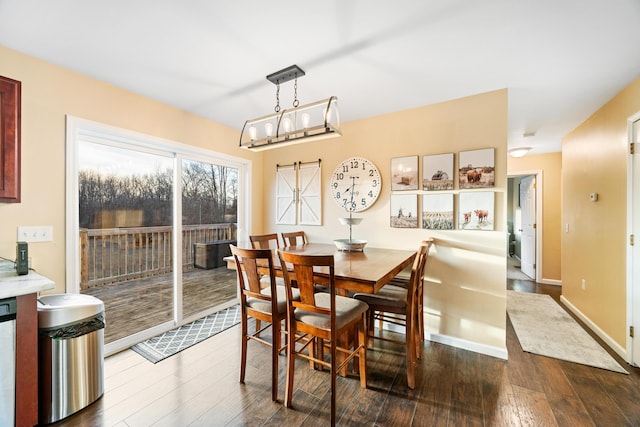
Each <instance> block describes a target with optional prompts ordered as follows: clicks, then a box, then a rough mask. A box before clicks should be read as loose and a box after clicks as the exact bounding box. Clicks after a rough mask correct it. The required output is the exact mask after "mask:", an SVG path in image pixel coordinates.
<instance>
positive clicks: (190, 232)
mask: <svg viewBox="0 0 640 427" xmlns="http://www.w3.org/2000/svg"><path fill="white" fill-rule="evenodd" d="M235 239H236V227H235V224H203V225H185V226H183V227H182V265H183V268H185V269H189V268H192V267H193V256H194V254H193V244H194V243H200V242H213V241H216V240H235ZM171 242H172V227H170V226H163V227H132V228H108V229H81V230H80V263H81V264H80V289H87V288H90V287H94V286H100V285H104V284H108V283H118V282H126V281H129V280H135V279H140V278H144V277H150V276H156V275H161V274H166V273H169V272H171V271H172V254H171V244H172V243H171Z"/></svg>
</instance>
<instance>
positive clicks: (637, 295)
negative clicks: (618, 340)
mask: <svg viewBox="0 0 640 427" xmlns="http://www.w3.org/2000/svg"><path fill="white" fill-rule="evenodd" d="M634 118H635V121H633V122H631V123H630V125H629V127H630V129H629V132H630V142H633V143H635V147H636V150H638V149H639V148H640V144H639V143H640V113H639V114H637V115H636V116H635V117H634ZM631 162H632V163H631V170H632V174H633V176H632V183H631V186H632V196H631V197H632V201H631V204H632V210H633V212H632V214H631V221H632V224H631V233H632V234H633V235H634V236H635V241H636V242H635V244H634V245H633V246H630V249H631V260H632V261H631V265H630V266H629V267H628V268H629V269H630V270H631V295H630V296H629V297H630V299H631V304H632V306H631V313H632V315H631V317H632V318H631V325H632V326H634V329H635V334H636V336H638V335H637V334H638V333H640V313H639V312H640V154H638V153H637V152H636V153H635V154H634V155H633V156H631ZM631 348H632V355H631V361H632V362H633V363H634V364H635V365H637V366H640V339H639V338H634V339H632V346H631Z"/></svg>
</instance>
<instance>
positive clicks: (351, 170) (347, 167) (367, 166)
mask: <svg viewBox="0 0 640 427" xmlns="http://www.w3.org/2000/svg"><path fill="white" fill-rule="evenodd" d="M330 185H331V195H332V197H333V200H334V201H335V202H336V203H337V204H338V206H341V207H342V208H343V209H344V210H345V211H347V212H361V211H363V210H365V209H368V208H370V207H371V206H372V205H373V204H374V203H375V201H376V200H378V196H380V190H381V188H382V178H381V177H380V171H378V168H377V167H376V165H374V164H373V163H372V162H371V161H370V160H367V159H365V158H363V157H350V158H348V159H345V160H344V161H342V162H340V164H339V165H338V167H336V169H335V171H334V172H333V175H331V183H330Z"/></svg>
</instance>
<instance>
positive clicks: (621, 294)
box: [562, 79, 640, 347]
mask: <svg viewBox="0 0 640 427" xmlns="http://www.w3.org/2000/svg"><path fill="white" fill-rule="evenodd" d="M638 111H640V79H637V80H635V81H634V82H633V83H631V84H630V85H629V86H628V87H627V88H625V89H624V90H623V91H622V92H620V93H619V94H618V95H617V96H615V97H614V98H613V99H612V100H611V101H609V102H608V103H607V104H605V105H604V106H603V107H602V108H600V109H599V110H598V111H597V112H596V113H594V114H593V115H592V116H591V117H590V118H589V119H587V120H586V121H585V122H584V123H582V124H581V125H580V126H578V127H577V128H576V129H575V130H573V131H572V132H571V133H569V134H568V135H567V136H566V137H565V138H564V139H563V143H562V183H563V195H562V222H563V227H565V226H568V227H569V231H568V232H565V233H562V236H563V238H562V293H563V297H564V298H566V299H567V300H568V301H569V302H570V303H571V304H572V305H573V306H574V307H576V308H577V309H578V310H579V311H580V312H581V313H582V314H584V315H585V316H586V317H587V318H588V319H589V320H590V321H591V322H593V323H594V324H595V325H596V326H597V327H598V328H600V329H601V330H602V331H603V332H604V333H605V334H607V335H608V336H609V337H610V338H611V339H612V340H614V341H615V342H616V343H617V344H619V345H620V346H621V347H626V316H627V313H626V306H627V305H626V304H627V302H626V301H627V299H626V298H627V284H626V269H627V266H626V262H625V259H626V248H627V229H626V223H627V219H626V216H627V197H626V196H627V194H626V192H627V158H628V154H627V119H628V118H629V117H630V116H631V115H633V114H635V113H637V112H638ZM592 192H596V193H598V194H599V200H598V201H597V202H591V201H590V200H589V194H590V193H592ZM582 279H584V280H585V281H586V289H585V290H582V286H581V281H582Z"/></svg>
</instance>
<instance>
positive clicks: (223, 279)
mask: <svg viewBox="0 0 640 427" xmlns="http://www.w3.org/2000/svg"><path fill="white" fill-rule="evenodd" d="M237 221H238V169H237V168H234V167H229V166H224V165H219V164H211V163H206V162H201V161H195V160H183V161H182V301H183V317H184V318H190V317H193V316H194V315H196V314H200V313H203V312H207V311H209V312H210V311H214V310H215V308H217V307H220V306H222V305H225V304H228V303H229V301H232V300H235V298H236V293H237V285H236V277H235V272H234V271H233V270H229V269H227V267H226V262H225V261H224V259H223V258H224V257H225V256H227V255H230V254H231V252H230V251H229V244H230V243H235V242H236V228H237Z"/></svg>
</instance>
